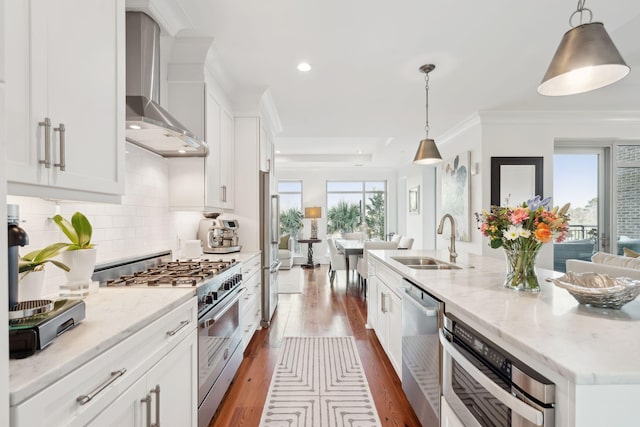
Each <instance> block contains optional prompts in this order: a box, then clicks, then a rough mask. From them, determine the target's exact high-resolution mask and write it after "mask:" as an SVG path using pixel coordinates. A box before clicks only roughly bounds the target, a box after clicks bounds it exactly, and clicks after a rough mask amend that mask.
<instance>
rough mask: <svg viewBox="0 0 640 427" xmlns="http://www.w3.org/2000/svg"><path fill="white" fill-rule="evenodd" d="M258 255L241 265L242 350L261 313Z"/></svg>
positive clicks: (260, 281)
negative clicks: (243, 290) (243, 292)
mask: <svg viewBox="0 0 640 427" xmlns="http://www.w3.org/2000/svg"><path fill="white" fill-rule="evenodd" d="M260 263H261V261H260V254H257V255H255V256H254V257H251V258H249V259H248V260H246V261H244V262H243V263H242V281H243V283H244V286H245V287H246V288H247V291H246V292H245V294H244V297H243V299H242V300H240V327H241V328H242V349H243V350H244V349H246V348H247V346H248V345H249V341H251V338H253V334H254V332H255V331H256V329H257V328H258V327H259V326H260V318H261V312H262V305H261V298H262V275H261V274H260V271H261V266H260Z"/></svg>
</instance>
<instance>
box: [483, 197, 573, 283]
mask: <svg viewBox="0 0 640 427" xmlns="http://www.w3.org/2000/svg"><path fill="white" fill-rule="evenodd" d="M550 201H551V198H549V197H547V198H545V199H542V198H541V197H540V196H536V197H535V198H533V199H531V200H527V201H526V202H525V203H522V204H520V205H518V206H516V207H502V206H491V209H490V210H489V211H486V210H483V211H482V213H481V214H478V213H476V214H475V215H476V220H477V221H478V222H479V223H480V231H481V232H482V234H483V235H484V236H486V237H488V238H489V239H490V240H489V246H491V247H492V248H494V249H497V248H500V247H502V248H504V251H505V255H506V258H507V277H506V279H505V282H504V286H505V287H507V288H511V289H516V290H523V291H529V292H540V284H539V283H538V277H537V276H536V274H535V262H536V257H537V256H538V252H539V250H540V248H541V247H542V245H543V244H545V243H549V242H551V241H555V242H562V241H563V240H564V238H565V236H566V234H567V230H568V229H569V215H568V214H567V211H568V210H569V204H568V203H567V204H566V205H564V206H563V207H562V208H560V209H558V207H557V206H556V207H554V208H550V207H549V202H550Z"/></svg>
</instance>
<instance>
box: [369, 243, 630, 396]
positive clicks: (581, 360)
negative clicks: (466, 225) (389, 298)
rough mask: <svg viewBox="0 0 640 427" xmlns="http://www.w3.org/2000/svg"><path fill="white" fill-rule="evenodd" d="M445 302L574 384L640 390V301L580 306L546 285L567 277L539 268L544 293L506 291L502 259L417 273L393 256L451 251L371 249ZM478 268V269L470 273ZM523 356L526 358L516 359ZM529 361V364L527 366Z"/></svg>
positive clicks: (472, 258)
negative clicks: (631, 386) (617, 305)
mask: <svg viewBox="0 0 640 427" xmlns="http://www.w3.org/2000/svg"><path fill="white" fill-rule="evenodd" d="M370 253H371V254H372V255H373V256H374V257H375V258H377V259H379V260H381V261H383V262H384V263H385V264H387V265H388V266H389V267H391V268H392V269H393V270H395V271H397V272H398V273H400V274H401V275H402V276H403V277H406V278H408V279H410V280H412V281H413V282H415V283H416V284H418V285H419V286H421V287H422V288H424V290H426V291H427V292H429V293H431V294H433V295H434V296H435V297H437V298H439V299H441V300H442V301H444V303H445V311H446V312H448V313H452V314H454V315H456V316H457V317H459V318H460V319H461V320H463V321H465V322H467V323H470V325H471V326H472V327H474V328H475V329H478V331H479V332H481V333H483V334H485V335H488V336H487V338H489V339H496V338H495V337H498V339H497V340H498V342H497V344H503V343H506V344H507V347H506V348H507V350H509V348H510V347H511V348H513V349H516V350H517V351H518V353H520V354H521V355H522V354H523V355H526V356H527V357H528V358H531V359H533V361H534V363H533V364H532V366H533V367H534V368H535V367H536V365H537V366H542V367H546V368H547V369H549V370H551V371H552V372H555V373H557V374H559V375H561V376H562V377H563V378H565V379H567V380H569V381H571V382H572V383H574V384H598V385H603V384H640V360H639V356H638V355H640V299H636V300H634V301H631V302H630V303H628V304H626V305H625V306H623V307H622V308H621V309H620V310H613V309H602V308H595V307H590V306H584V305H580V304H578V302H577V301H576V300H575V299H574V298H573V297H572V296H571V295H570V294H569V293H568V292H567V291H566V290H564V289H561V288H558V287H556V286H555V285H553V284H552V283H547V282H545V281H544V278H546V277H551V276H553V277H558V276H560V275H561V273H557V272H553V271H550V270H544V269H538V277H539V279H540V284H541V287H542V292H540V293H538V294H531V293H526V292H517V291H513V290H510V289H506V288H504V287H502V282H503V280H504V274H505V262H504V260H503V259H501V258H493V257H486V256H485V257H483V256H479V255H472V254H460V256H459V257H458V259H457V264H458V265H460V266H464V267H465V268H463V269H461V270H429V271H427V270H415V269H411V268H409V267H407V266H405V265H403V264H401V263H399V262H397V261H395V260H393V257H398V256H410V255H421V256H431V257H434V258H438V259H441V260H444V261H448V260H449V253H448V251H446V250H445V251H426V250H411V251H406V250H402V251H371V252H370ZM468 266H473V267H474V268H467V267H468ZM515 355H516V356H520V355H519V354H515ZM523 361H524V362H528V360H523Z"/></svg>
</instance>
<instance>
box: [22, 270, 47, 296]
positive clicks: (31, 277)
mask: <svg viewBox="0 0 640 427" xmlns="http://www.w3.org/2000/svg"><path fill="white" fill-rule="evenodd" d="M43 289H44V270H40V271H30V272H28V273H21V274H20V280H19V284H18V301H32V300H39V299H42V292H43Z"/></svg>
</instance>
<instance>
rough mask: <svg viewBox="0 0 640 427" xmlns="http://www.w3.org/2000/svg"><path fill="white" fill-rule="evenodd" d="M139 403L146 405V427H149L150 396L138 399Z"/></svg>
mask: <svg viewBox="0 0 640 427" xmlns="http://www.w3.org/2000/svg"><path fill="white" fill-rule="evenodd" d="M140 402H142V403H146V404H147V427H151V396H149V395H148V394H147V397H145V398H143V399H140Z"/></svg>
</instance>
